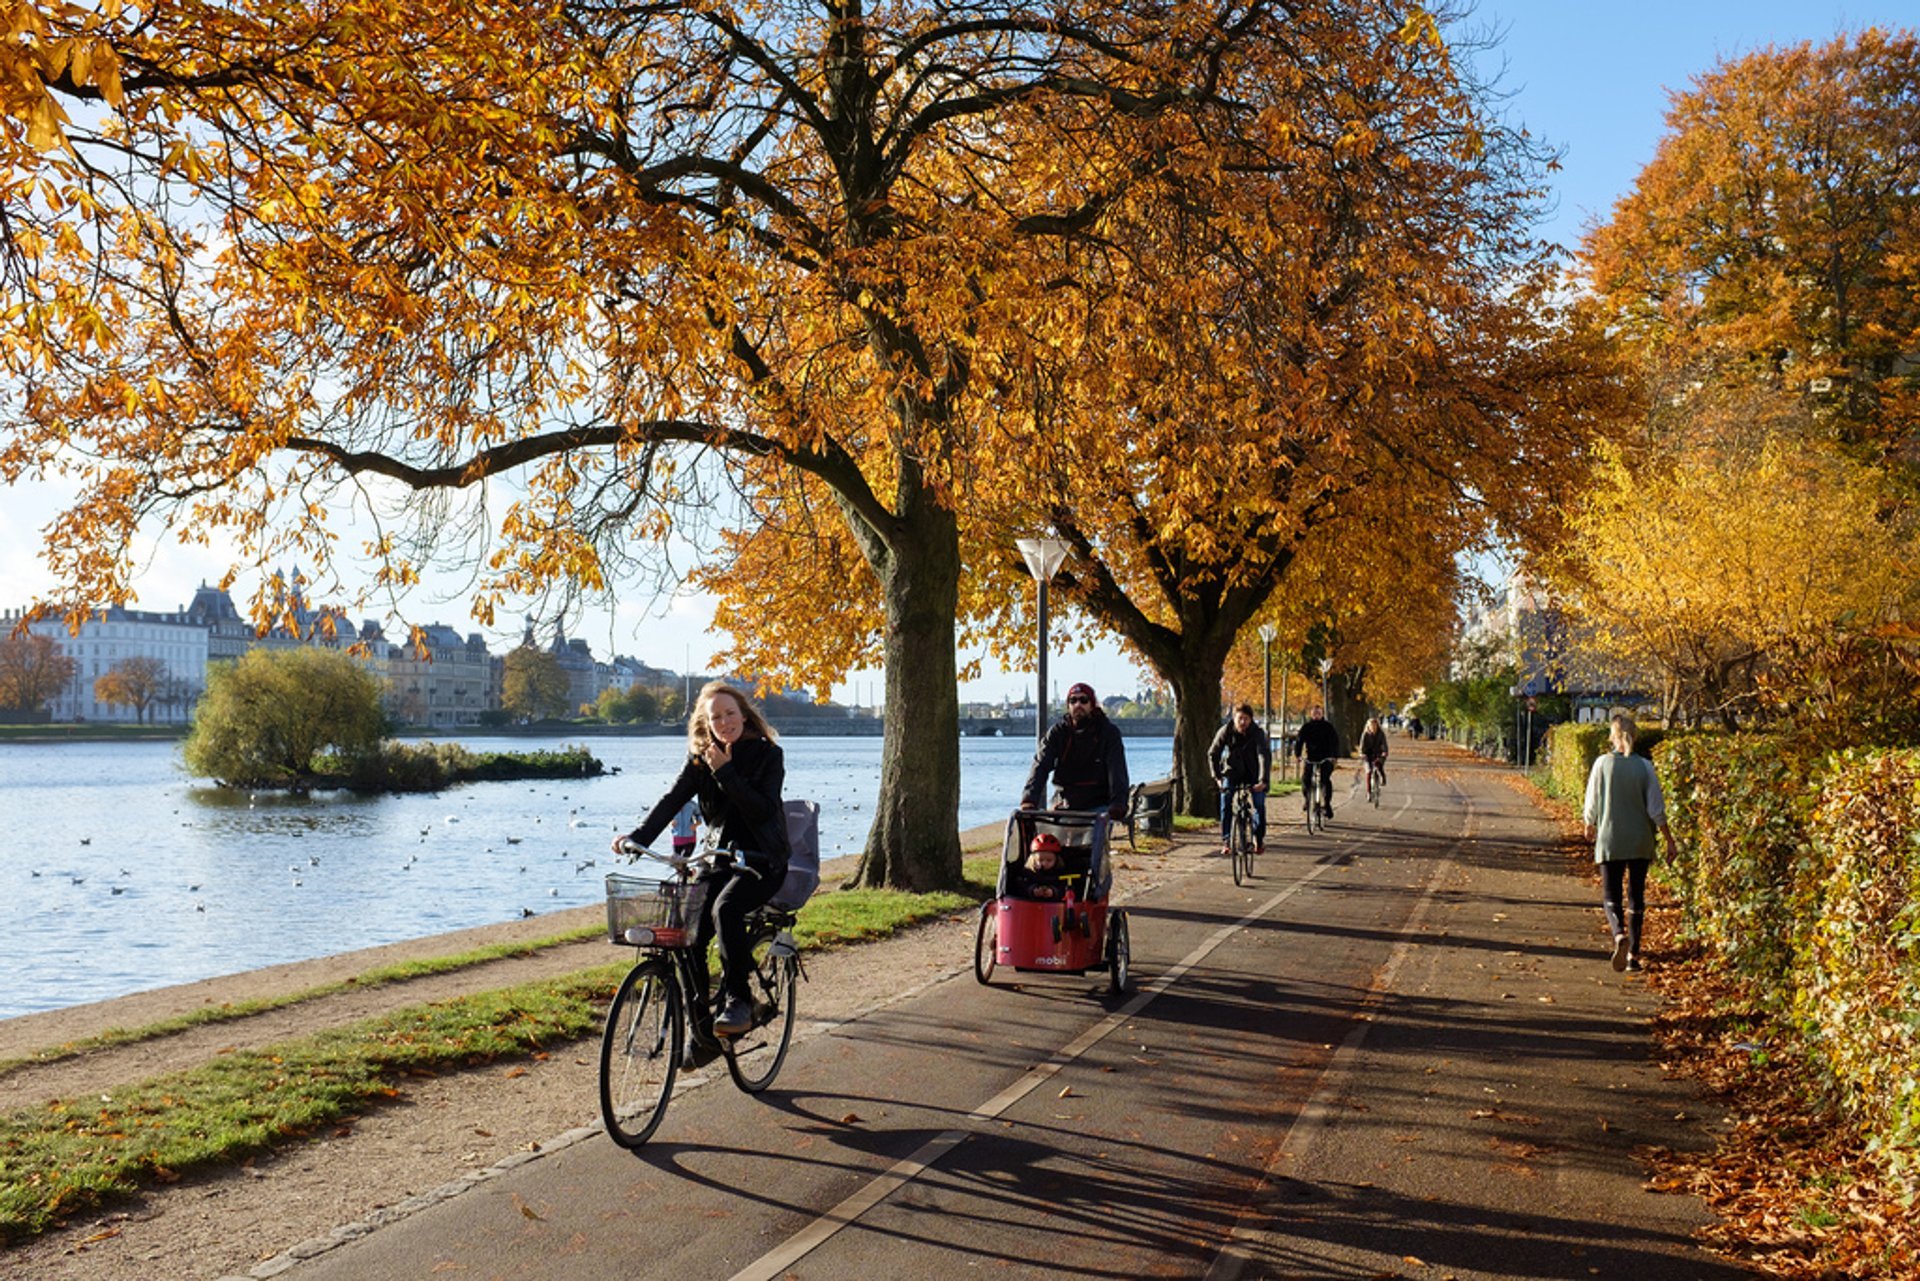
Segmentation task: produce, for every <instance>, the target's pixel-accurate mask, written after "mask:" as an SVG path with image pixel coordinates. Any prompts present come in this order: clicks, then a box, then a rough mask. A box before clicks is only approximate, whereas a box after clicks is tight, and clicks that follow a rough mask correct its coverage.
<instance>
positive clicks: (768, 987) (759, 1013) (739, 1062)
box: [720, 934, 800, 1094]
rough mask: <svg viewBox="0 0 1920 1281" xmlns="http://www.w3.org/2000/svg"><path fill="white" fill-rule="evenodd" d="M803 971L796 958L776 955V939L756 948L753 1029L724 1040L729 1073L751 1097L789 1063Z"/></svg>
mask: <svg viewBox="0 0 1920 1281" xmlns="http://www.w3.org/2000/svg"><path fill="white" fill-rule="evenodd" d="M799 969H800V962H799V961H798V960H797V959H796V958H795V957H792V956H789V955H784V954H783V953H781V952H776V951H774V936H773V935H771V934H769V935H767V936H766V937H765V938H763V939H760V940H758V941H757V942H756V943H755V944H754V945H753V973H752V974H751V975H749V976H748V978H747V985H748V986H749V987H750V988H752V989H753V993H752V995H753V1026H752V1027H751V1028H748V1029H747V1030H746V1031H745V1032H742V1033H741V1034H740V1035H738V1036H726V1037H721V1038H720V1048H721V1049H722V1050H723V1051H725V1053H726V1056H727V1073H728V1075H730V1076H732V1077H733V1083H734V1084H735V1085H737V1086H739V1087H740V1088H741V1089H743V1090H745V1091H746V1092H747V1093H748V1094H758V1093H760V1091H762V1090H764V1089H766V1088H767V1087H768V1086H769V1085H772V1084H773V1078H774V1077H776V1076H778V1075H779V1074H780V1065H781V1064H782V1063H785V1062H786V1061H787V1046H788V1044H789V1043H790V1042H792V1040H793V1019H794V999H793V998H794V992H795V989H796V987H797V986H798V984H797V982H796V976H797V975H798V972H799Z"/></svg>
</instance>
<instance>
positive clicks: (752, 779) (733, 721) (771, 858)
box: [613, 681, 787, 1036]
mask: <svg viewBox="0 0 1920 1281" xmlns="http://www.w3.org/2000/svg"><path fill="white" fill-rule="evenodd" d="M775 738H776V736H775V734H774V732H773V727H772V726H770V725H768V724H767V722H766V718H765V717H763V716H761V714H760V709H759V708H757V707H755V706H754V705H753V703H752V702H751V701H750V700H749V699H748V698H747V696H746V694H744V693H742V692H741V691H740V690H737V689H735V688H734V687H733V686H731V685H727V684H725V683H723V682H721V681H713V682H712V683H710V684H708V685H707V686H706V687H705V688H704V689H702V690H701V691H700V697H699V698H698V699H696V700H695V702H694V708H693V715H692V717H691V718H690V719H689V720H688V722H687V759H686V763H685V764H684V765H682V766H681V769H680V774H679V777H677V778H675V779H674V780H673V786H671V787H669V788H668V789H667V794H666V795H665V796H663V797H661V798H660V803H659V804H657V805H655V806H654V807H653V810H652V812H651V813H649V814H648V815H647V817H646V818H645V819H643V820H642V821H641V823H640V826H639V827H636V828H634V829H633V831H632V832H630V833H628V834H627V835H626V836H622V837H616V838H615V839H614V842H613V848H614V851H615V852H616V853H619V852H622V849H623V846H622V842H623V841H631V842H632V843H633V844H635V845H642V846H644V845H647V844H649V843H651V842H652V840H653V838H654V837H656V836H658V835H660V833H661V832H662V831H664V830H665V829H666V828H667V826H668V825H669V824H671V823H672V822H673V816H674V815H675V814H676V813H678V812H679V810H680V807H681V806H682V805H685V804H686V803H687V802H688V801H689V800H692V799H693V798H695V797H698V798H699V800H700V812H701V813H702V814H703V815H705V817H706V820H707V824H708V826H709V827H710V828H712V829H714V831H715V834H716V837H717V839H718V842H719V844H720V846H721V847H723V848H730V849H733V850H735V851H737V853H738V860H737V861H736V862H734V863H732V864H730V865H727V866H724V867H715V868H714V869H712V870H710V871H709V872H708V873H707V874H706V875H705V876H704V877H703V878H702V879H704V880H705V881H706V882H707V902H706V907H705V910H704V911H702V912H701V914H700V923H699V926H698V928H697V929H696V931H695V934H694V939H693V946H694V948H695V949H696V950H695V952H694V955H695V956H696V957H698V958H700V961H699V963H698V964H696V965H695V966H694V972H695V973H696V974H697V975H698V976H699V977H700V978H701V979H702V980H704V979H705V977H706V955H707V943H708V941H709V940H710V939H712V938H713V937H714V935H715V934H716V933H717V934H718V935H719V937H720V982H721V986H722V990H723V991H724V992H725V993H726V998H727V999H726V1006H725V1008H724V1009H722V1010H721V1011H720V1014H719V1016H718V1017H717V1018H715V1019H714V1020H713V1032H714V1033H715V1034H716V1035H719V1036H733V1035H736V1034H738V1033H741V1032H744V1031H746V1030H747V1029H748V1028H749V1027H751V1026H752V1025H753V1001H752V998H751V995H750V993H749V992H748V988H747V978H748V976H749V975H750V974H751V973H752V972H753V956H752V951H751V949H750V947H749V945H748V942H747V925H746V920H747V913H749V912H751V911H753V909H755V908H756V907H760V906H762V905H764V904H765V903H766V902H767V901H768V900H769V899H771V898H772V897H773V896H774V895H775V894H777V893H779V891H780V886H781V885H782V884H783V883H784V882H785V880H786V875H787V825H786V818H785V814H784V811H783V810H782V808H781V801H780V789H781V787H782V786H783V785H784V783H785V781H786V774H787V768H786V758H785V756H784V755H783V754H782V752H781V751H780V745H779V743H778V742H776V741H775ZM705 998H706V993H705V992H704V991H702V992H701V993H699V998H698V999H697V1000H696V1002H695V1004H694V1018H695V1019H696V1020H700V1021H702V1022H704V1015H705V1013H706V1009H707V1002H706V999H705ZM701 1030H702V1031H703V1032H704V1030H705V1029H704V1028H703V1029H701Z"/></svg>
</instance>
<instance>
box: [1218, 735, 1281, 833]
mask: <svg viewBox="0 0 1920 1281" xmlns="http://www.w3.org/2000/svg"><path fill="white" fill-rule="evenodd" d="M1207 768H1208V769H1210V770H1212V771H1213V776H1214V777H1215V778H1217V779H1219V780H1220V832H1221V834H1222V836H1223V837H1224V836H1225V834H1226V831H1227V827H1228V825H1229V824H1230V823H1232V822H1233V790H1232V789H1234V788H1236V787H1251V788H1252V789H1253V851H1254V853H1256V854H1264V853H1266V852H1267V775H1268V774H1269V773H1270V772H1271V771H1272V769H1273V748H1272V746H1271V745H1270V744H1269V743H1268V742H1267V734H1266V731H1265V730H1263V729H1261V728H1260V726H1259V725H1257V724H1255V723H1254V719H1253V705H1252V704H1251V703H1242V704H1240V706H1238V707H1236V708H1234V709H1233V717H1232V719H1230V720H1229V721H1228V722H1227V723H1226V724H1225V725H1222V726H1221V727H1220V732H1219V733H1217V734H1215V735H1214V736H1213V744H1212V746H1210V747H1208V748H1207ZM1220 852H1221V853H1223V854H1231V853H1232V850H1231V849H1230V848H1228V847H1226V846H1224V845H1223V846H1222V847H1221V851H1220Z"/></svg>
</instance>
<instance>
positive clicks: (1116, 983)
mask: <svg viewBox="0 0 1920 1281" xmlns="http://www.w3.org/2000/svg"><path fill="white" fill-rule="evenodd" d="M1107 990H1108V991H1109V992H1112V993H1113V994H1114V995H1115V996H1123V995H1125V994H1126V993H1127V992H1130V991H1132V990H1133V948H1132V945H1131V941H1130V940H1129V939H1128V938H1127V910H1126V909H1125V908H1123V907H1117V908H1115V909H1114V910H1113V911H1111V912H1109V913H1108V914H1107Z"/></svg>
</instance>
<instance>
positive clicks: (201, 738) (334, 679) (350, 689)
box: [181, 645, 386, 787]
mask: <svg viewBox="0 0 1920 1281" xmlns="http://www.w3.org/2000/svg"><path fill="white" fill-rule="evenodd" d="M385 730H386V717H385V715H384V713H382V711H381V710H380V681H379V680H378V679H377V678H376V677H375V676H374V675H373V674H372V673H371V672H369V671H368V670H367V669H366V668H365V667H363V666H361V665H360V664H359V663H357V662H355V661H354V660H353V659H351V658H349V657H348V656H347V655H345V654H343V653H341V652H340V651H338V650H332V649H323V648H320V647H318V646H313V645H302V646H299V647H298V648H294V649H253V650H248V651H247V652H246V653H245V654H243V655H241V656H240V658H239V659H237V660H236V661H234V662H231V663H216V664H214V665H213V666H211V667H209V668H208V669H207V690H206V693H205V694H203V695H202V696H201V698H200V702H199V704H198V705H197V706H196V707H195V709H194V714H193V731H192V732H191V733H190V734H188V736H187V739H186V741H185V742H184V743H183V744H182V745H181V753H182V755H183V756H184V757H185V759H186V763H187V768H188V769H189V770H192V771H193V772H194V773H195V774H198V775H200V776H202V777H205V778H212V779H217V780H218V781H220V782H221V783H223V784H226V785H227V786H229V787H255V786H272V785H275V784H281V783H289V782H298V781H300V780H302V779H304V778H305V777H306V776H308V775H310V774H312V773H313V771H314V770H315V769H316V763H315V762H316V758H317V757H318V756H319V755H320V754H321V753H322V752H327V751H330V752H331V753H332V754H333V755H334V756H335V757H336V758H338V759H343V760H351V759H353V758H354V757H356V756H358V755H359V754H361V753H363V752H368V751H371V750H373V748H374V747H375V745H376V744H378V743H379V741H380V736H381V734H382V733H384V732H385Z"/></svg>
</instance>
